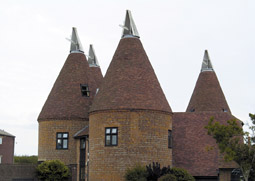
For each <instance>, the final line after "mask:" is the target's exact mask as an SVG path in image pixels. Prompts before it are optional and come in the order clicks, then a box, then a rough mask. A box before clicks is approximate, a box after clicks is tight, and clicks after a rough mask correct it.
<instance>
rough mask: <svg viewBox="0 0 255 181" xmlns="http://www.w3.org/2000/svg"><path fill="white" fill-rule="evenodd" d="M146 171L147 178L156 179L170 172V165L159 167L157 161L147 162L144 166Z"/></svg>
mask: <svg viewBox="0 0 255 181" xmlns="http://www.w3.org/2000/svg"><path fill="white" fill-rule="evenodd" d="M146 168H147V172H148V177H147V180H157V179H158V178H160V177H161V176H162V175H165V174H168V173H170V166H168V167H163V168H162V169H161V168H160V164H159V163H157V162H156V163H154V162H153V163H152V165H151V164H149V166H146Z"/></svg>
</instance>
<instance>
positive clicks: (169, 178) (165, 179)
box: [158, 174, 177, 181]
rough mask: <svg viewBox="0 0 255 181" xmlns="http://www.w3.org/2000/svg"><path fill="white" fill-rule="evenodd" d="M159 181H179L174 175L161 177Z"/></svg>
mask: <svg viewBox="0 0 255 181" xmlns="http://www.w3.org/2000/svg"><path fill="white" fill-rule="evenodd" d="M158 181H177V179H176V176H174V175H173V174H166V175H163V176H162V177H160V178H159V179H158Z"/></svg>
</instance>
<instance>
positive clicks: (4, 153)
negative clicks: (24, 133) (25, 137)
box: [0, 129, 15, 164]
mask: <svg viewBox="0 0 255 181" xmlns="http://www.w3.org/2000/svg"><path fill="white" fill-rule="evenodd" d="M14 143H15V136H14V135H12V134H10V133H7V132H6V131H4V130H1V129H0V164H6V163H7V164H8V163H9V164H11V163H13V157H14Z"/></svg>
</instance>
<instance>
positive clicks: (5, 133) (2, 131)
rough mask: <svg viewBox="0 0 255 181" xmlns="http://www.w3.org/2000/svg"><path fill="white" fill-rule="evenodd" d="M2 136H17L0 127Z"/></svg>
mask: <svg viewBox="0 0 255 181" xmlns="http://www.w3.org/2000/svg"><path fill="white" fill-rule="evenodd" d="M0 136H10V137H15V136H14V135H12V134H10V133H8V132H6V131H4V130H2V129H0Z"/></svg>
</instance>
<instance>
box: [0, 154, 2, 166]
mask: <svg viewBox="0 0 255 181" xmlns="http://www.w3.org/2000/svg"><path fill="white" fill-rule="evenodd" d="M1 163H2V155H0V164H1Z"/></svg>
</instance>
